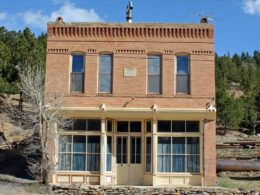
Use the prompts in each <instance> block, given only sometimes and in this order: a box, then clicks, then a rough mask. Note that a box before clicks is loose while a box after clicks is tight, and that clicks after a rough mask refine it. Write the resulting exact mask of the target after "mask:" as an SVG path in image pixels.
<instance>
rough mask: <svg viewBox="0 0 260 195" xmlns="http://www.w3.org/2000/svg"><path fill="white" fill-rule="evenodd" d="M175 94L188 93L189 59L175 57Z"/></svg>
mask: <svg viewBox="0 0 260 195" xmlns="http://www.w3.org/2000/svg"><path fill="white" fill-rule="evenodd" d="M176 84H177V86H176V93H182V94H189V93H190V58H189V56H177V77H176Z"/></svg>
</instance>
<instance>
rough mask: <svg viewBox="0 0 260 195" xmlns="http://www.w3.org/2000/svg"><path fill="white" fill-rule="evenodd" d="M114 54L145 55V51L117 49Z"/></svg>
mask: <svg viewBox="0 0 260 195" xmlns="http://www.w3.org/2000/svg"><path fill="white" fill-rule="evenodd" d="M116 53H123V54H145V50H143V49H117V50H116Z"/></svg>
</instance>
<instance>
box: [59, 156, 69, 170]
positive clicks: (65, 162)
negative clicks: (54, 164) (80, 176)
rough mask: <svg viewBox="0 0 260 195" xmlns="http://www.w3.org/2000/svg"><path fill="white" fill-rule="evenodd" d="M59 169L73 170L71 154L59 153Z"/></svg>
mask: <svg viewBox="0 0 260 195" xmlns="http://www.w3.org/2000/svg"><path fill="white" fill-rule="evenodd" d="M58 162H59V163H58V169H59V170H61V171H70V170H71V154H59V161H58Z"/></svg>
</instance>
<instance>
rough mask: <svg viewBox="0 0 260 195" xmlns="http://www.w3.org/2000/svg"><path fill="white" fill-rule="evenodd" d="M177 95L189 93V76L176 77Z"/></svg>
mask: <svg viewBox="0 0 260 195" xmlns="http://www.w3.org/2000/svg"><path fill="white" fill-rule="evenodd" d="M176 82H177V89H176V90H177V93H184V94H188V93H189V74H187V75H177V81H176Z"/></svg>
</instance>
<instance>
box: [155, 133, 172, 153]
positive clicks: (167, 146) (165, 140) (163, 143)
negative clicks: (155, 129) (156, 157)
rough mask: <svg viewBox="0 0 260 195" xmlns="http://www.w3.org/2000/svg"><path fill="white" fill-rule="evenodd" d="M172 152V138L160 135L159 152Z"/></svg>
mask: <svg viewBox="0 0 260 195" xmlns="http://www.w3.org/2000/svg"><path fill="white" fill-rule="evenodd" d="M170 153H171V138H170V137H159V138H158V154H170Z"/></svg>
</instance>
